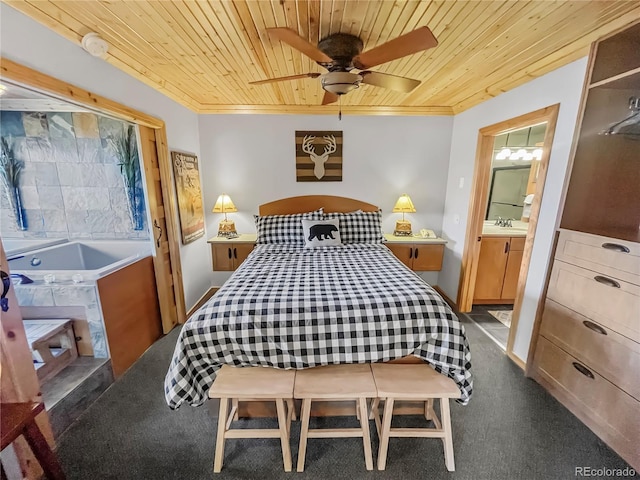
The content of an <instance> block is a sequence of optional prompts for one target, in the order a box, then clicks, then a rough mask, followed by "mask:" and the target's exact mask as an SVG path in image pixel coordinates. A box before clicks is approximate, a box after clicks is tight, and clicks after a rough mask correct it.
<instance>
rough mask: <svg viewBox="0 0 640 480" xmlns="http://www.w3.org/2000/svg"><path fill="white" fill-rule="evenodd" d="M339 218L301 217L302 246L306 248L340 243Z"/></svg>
mask: <svg viewBox="0 0 640 480" xmlns="http://www.w3.org/2000/svg"><path fill="white" fill-rule="evenodd" d="M339 224H340V220H338V219H337V218H335V219H327V220H307V219H302V230H303V231H304V246H305V247H307V248H315V247H327V246H331V245H342V241H341V240H340V229H339Z"/></svg>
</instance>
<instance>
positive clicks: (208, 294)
mask: <svg viewBox="0 0 640 480" xmlns="http://www.w3.org/2000/svg"><path fill="white" fill-rule="evenodd" d="M218 290H220V287H209V290H207V291H206V292H205V294H204V295H202V296H201V297H200V299H199V300H198V301H197V302H196V304H195V305H194V306H193V307H191V309H190V310H189V311H188V312H187V318H189V317H191V315H193V314H194V313H195V312H196V310H198V309H199V308H200V307H201V306H202V305H204V304H205V303H207V300H209V299H210V298H211V297H213V295H214V294H215V293H216V292H217V291H218Z"/></svg>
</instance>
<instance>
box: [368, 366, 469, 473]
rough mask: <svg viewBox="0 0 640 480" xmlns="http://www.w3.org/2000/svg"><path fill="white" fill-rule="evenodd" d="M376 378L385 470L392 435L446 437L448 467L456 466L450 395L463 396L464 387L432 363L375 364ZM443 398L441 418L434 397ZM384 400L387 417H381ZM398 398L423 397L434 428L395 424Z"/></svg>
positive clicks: (377, 417)
mask: <svg viewBox="0 0 640 480" xmlns="http://www.w3.org/2000/svg"><path fill="white" fill-rule="evenodd" d="M371 370H372V372H373V377H374V379H375V382H376V389H377V399H376V400H375V401H374V403H373V405H372V409H371V410H372V411H371V414H372V416H373V417H374V419H375V422H376V428H377V430H378V437H379V438H380V448H379V451H378V470H384V469H385V468H386V463H387V450H388V447H389V437H429V438H442V442H443V444H444V459H445V466H446V467H447V470H449V471H450V472H453V471H454V470H455V462H454V458H453V437H452V434H451V416H450V413H449V399H450V398H459V397H460V390H458V387H457V386H456V384H455V382H454V381H453V380H451V379H450V378H448V377H445V376H444V375H441V374H439V373H437V372H436V371H435V370H434V369H433V368H431V367H430V366H428V365H410V364H407V365H389V364H380V363H377V364H373V365H371ZM434 399H439V402H440V418H438V416H437V415H436V413H435V411H434V409H433V400H434ZM380 400H384V417H383V419H382V421H381V420H380V415H379V413H378V402H379V401H380ZM396 400H419V401H421V402H424V416H425V418H426V419H427V420H430V421H432V422H433V424H434V428H391V418H392V417H393V405H394V403H395V401H396Z"/></svg>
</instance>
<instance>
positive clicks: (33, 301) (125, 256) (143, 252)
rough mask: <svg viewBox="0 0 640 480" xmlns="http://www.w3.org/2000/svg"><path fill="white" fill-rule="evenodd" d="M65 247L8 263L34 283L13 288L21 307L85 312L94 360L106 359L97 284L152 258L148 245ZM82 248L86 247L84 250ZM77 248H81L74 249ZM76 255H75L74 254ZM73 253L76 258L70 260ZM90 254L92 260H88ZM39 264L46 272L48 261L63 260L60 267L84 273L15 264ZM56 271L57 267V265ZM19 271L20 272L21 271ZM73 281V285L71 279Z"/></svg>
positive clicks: (109, 243) (75, 244)
mask: <svg viewBox="0 0 640 480" xmlns="http://www.w3.org/2000/svg"><path fill="white" fill-rule="evenodd" d="M78 243H79V242H71V243H64V244H61V245H56V246H53V247H48V248H43V249H40V250H33V251H31V252H25V253H22V254H20V255H19V257H20V258H17V259H15V260H10V261H9V266H10V268H11V272H12V273H21V274H24V275H26V276H27V277H29V278H30V279H32V280H34V283H29V284H16V285H15V291H16V295H17V298H18V304H19V305H20V306H24V307H26V306H40V307H47V306H58V307H70V306H81V307H84V308H85V312H86V319H87V322H88V324H89V331H90V334H91V344H92V346H93V351H94V356H95V357H97V358H109V350H108V342H107V338H106V331H105V320H104V316H103V312H102V305H101V303H100V295H99V291H98V280H100V279H101V278H105V277H106V276H107V275H109V274H111V273H114V272H115V271H117V270H119V269H122V268H125V267H126V266H128V265H131V264H133V263H135V262H136V261H139V260H140V259H142V258H145V257H148V256H150V254H151V245H150V244H149V242H146V241H94V242H92V241H87V242H82V243H81V244H80V245H78ZM82 246H84V247H88V248H85V249H84V250H83V249H82ZM75 247H80V248H75ZM74 251H75V252H74ZM74 253H76V254H77V257H78V258H71V256H72V255H73V254H74ZM92 254H93V257H92V256H91V255H92ZM34 257H35V258H38V259H40V260H41V261H42V263H41V266H42V267H45V268H46V265H47V264H48V263H49V260H48V259H51V261H54V260H59V259H61V258H62V257H64V258H66V259H67V260H68V261H64V262H63V263H65V264H68V265H72V264H73V265H74V266H76V267H79V266H83V265H84V268H83V269H77V268H75V269H70V270H69V269H67V270H61V269H60V270H51V269H49V268H47V269H46V270H44V269H41V270H38V269H34V268H33V267H32V268H31V270H29V269H25V268H24V265H20V263H17V262H22V263H25V262H30V261H31V259H33V258H34ZM57 266H58V267H59V265H57ZM21 267H22V268H21ZM46 274H53V275H54V276H55V280H54V282H53V283H46V282H45V280H44V275H46ZM75 274H79V275H81V276H82V279H81V280H80V279H79V278H78V277H76V281H78V280H80V281H79V283H74V281H73V279H72V277H73V275H75Z"/></svg>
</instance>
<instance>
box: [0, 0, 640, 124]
mask: <svg viewBox="0 0 640 480" xmlns="http://www.w3.org/2000/svg"><path fill="white" fill-rule="evenodd" d="M5 3H7V4H9V5H10V6H12V7H14V8H16V9H17V10H19V11H21V12H23V13H25V14H26V15H28V16H30V17H32V18H33V19H35V20H36V21H38V22H40V23H42V24H43V25H45V26H47V27H49V28H51V29H52V30H54V31H56V32H57V33H59V34H61V35H63V36H64V37H66V38H68V39H70V40H72V41H74V42H76V43H78V45H79V44H80V41H81V39H82V37H83V35H85V34H86V33H89V32H97V33H99V34H100V35H101V36H102V37H103V38H104V39H105V40H106V41H107V42H108V43H109V45H110V47H109V53H108V56H107V58H106V61H107V62H109V63H111V64H113V65H114V66H116V67H118V68H120V69H121V70H123V71H125V72H127V73H128V74H130V75H132V76H134V77H136V78H138V79H140V80H142V81H143V82H145V83H146V84H148V85H150V86H152V87H153V88H155V89H157V90H159V91H161V92H163V93H164V94H166V95H167V96H169V97H170V98H172V99H174V100H176V101H177V102H179V103H181V104H183V105H185V106H187V107H189V108H191V109H192V110H194V111H196V112H200V113H217V112H255V113H318V114H322V113H331V114H334V113H335V112H336V110H337V108H338V107H337V105H327V106H321V105H320V103H321V101H322V97H323V93H324V92H323V90H322V87H321V85H320V80H319V79H318V78H315V79H312V78H306V79H300V80H294V81H287V82H278V83H271V84H267V85H249V84H248V83H249V82H251V81H256V80H262V79H266V78H272V77H281V76H287V75H295V74H300V73H307V72H321V73H325V72H326V70H324V69H323V68H322V67H320V66H319V65H317V64H316V63H314V62H313V61H312V60H310V59H309V58H307V57H306V56H304V55H303V54H301V53H300V52H298V51H297V50H294V49H292V48H291V47H289V46H288V45H286V44H283V43H281V42H279V41H277V40H274V39H271V38H270V37H269V35H268V34H267V33H266V31H265V29H266V28H270V27H288V28H291V29H293V30H295V31H296V32H298V33H299V34H300V35H301V36H302V37H303V38H305V39H308V40H309V41H310V42H311V43H313V44H314V45H315V44H317V42H318V41H319V40H320V39H321V38H323V37H325V36H326V35H328V34H330V33H335V32H343V33H350V34H353V35H357V36H359V37H361V38H362V40H363V41H364V50H365V51H366V50H369V49H371V48H373V47H375V46H377V45H380V44H382V43H385V42H387V41H389V40H391V39H394V38H396V37H398V36H400V35H402V34H404V33H407V32H410V31H412V30H414V29H416V28H418V27H421V26H424V25H426V26H428V27H429V28H430V29H431V30H432V31H433V33H434V35H435V36H436V38H437V39H438V42H439V45H438V46H437V47H435V48H433V49H431V50H428V51H426V52H420V53H416V54H413V55H410V56H407V57H404V58H401V59H398V60H394V61H391V62H389V63H386V64H383V65H380V66H379V67H376V68H374V69H373V70H375V71H379V72H386V73H390V74H393V75H401V76H406V77H410V78H414V79H417V80H420V81H421V84H420V85H419V86H418V87H417V88H416V89H415V90H414V91H413V92H411V93H408V94H405V93H397V92H394V91H390V90H386V89H383V88H379V87H375V86H371V85H362V87H361V88H359V89H358V90H355V91H353V92H350V93H348V94H347V95H345V96H344V97H343V98H342V106H343V111H344V112H345V113H352V114H402V115H411V114H417V115H421V114H444V115H447V114H452V113H458V112H461V111H464V110H466V109H468V108H470V107H472V106H474V105H476V104H478V103H480V102H483V101H485V100H487V99H489V98H491V97H493V96H496V95H498V94H500V93H502V92H504V91H507V90H509V89H512V88H514V87H516V86H518V85H521V84H523V83H525V82H527V81H529V80H531V79H532V78H535V77H538V76H541V75H543V74H545V73H547V72H549V71H551V70H553V69H556V68H558V67H560V66H562V65H564V64H567V63H569V62H571V61H573V60H576V59H577V58H580V57H581V56H584V55H586V54H587V53H588V47H589V45H590V43H591V42H592V41H593V40H595V39H596V38H598V37H599V36H602V35H604V34H606V33H609V32H611V31H613V30H615V29H617V28H620V27H622V26H625V25H627V24H629V23H630V22H632V21H634V20H636V19H638V18H640V2H638V1H614V0H608V1H587V0H580V1H566V0H561V1H551V0H544V1H526V0H518V1H514V0H494V1H453V0H449V1H399V0H398V1H391V0H383V1H374V0H321V1H314V0H295V1H294V0H259V1H243V0H236V1H203V0H200V1H192V0H174V1H156V0H146V1H140V0H139V1H131V0H111V1H65V0H51V1H45V0H26V1H22V0H21V1H17V0H5Z"/></svg>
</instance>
